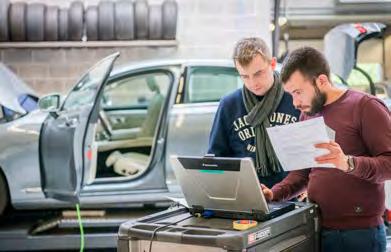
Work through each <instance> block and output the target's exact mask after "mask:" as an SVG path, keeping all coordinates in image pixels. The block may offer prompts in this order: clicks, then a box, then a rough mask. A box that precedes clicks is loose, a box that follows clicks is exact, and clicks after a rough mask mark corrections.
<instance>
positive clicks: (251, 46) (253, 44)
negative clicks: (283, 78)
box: [232, 37, 272, 66]
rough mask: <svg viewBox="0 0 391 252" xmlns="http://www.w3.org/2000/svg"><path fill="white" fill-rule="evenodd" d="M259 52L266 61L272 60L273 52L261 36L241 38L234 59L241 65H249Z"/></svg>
mask: <svg viewBox="0 0 391 252" xmlns="http://www.w3.org/2000/svg"><path fill="white" fill-rule="evenodd" d="M257 54H259V55H261V57H262V58H263V59H264V60H265V61H266V62H271V60H272V54H271V52H270V49H269V47H268V46H267V44H266V42H265V41H264V40H263V39H261V38H256V37H251V38H244V39H241V40H239V41H238V42H237V43H236V45H235V49H234V53H233V56H232V58H233V60H234V62H235V64H236V62H238V63H239V64H240V65H241V66H247V65H248V64H250V62H251V61H252V60H253V59H254V57H255V56H257Z"/></svg>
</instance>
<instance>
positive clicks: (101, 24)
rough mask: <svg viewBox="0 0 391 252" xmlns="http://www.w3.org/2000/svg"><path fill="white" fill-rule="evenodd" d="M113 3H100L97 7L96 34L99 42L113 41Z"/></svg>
mask: <svg viewBox="0 0 391 252" xmlns="http://www.w3.org/2000/svg"><path fill="white" fill-rule="evenodd" d="M114 30H115V27H114V2H109V1H102V2H100V3H99V6H98V34H99V39H100V40H114Z"/></svg>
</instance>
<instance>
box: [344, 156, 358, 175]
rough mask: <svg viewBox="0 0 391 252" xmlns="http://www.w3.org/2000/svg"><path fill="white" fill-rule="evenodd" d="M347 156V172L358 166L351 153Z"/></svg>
mask: <svg viewBox="0 0 391 252" xmlns="http://www.w3.org/2000/svg"><path fill="white" fill-rule="evenodd" d="M347 157H348V160H347V162H348V170H347V171H346V172H352V171H353V170H354V168H356V167H355V165H354V159H353V156H351V155H347Z"/></svg>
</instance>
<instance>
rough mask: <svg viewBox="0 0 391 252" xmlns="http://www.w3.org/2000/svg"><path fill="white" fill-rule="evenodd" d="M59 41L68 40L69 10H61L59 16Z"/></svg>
mask: <svg viewBox="0 0 391 252" xmlns="http://www.w3.org/2000/svg"><path fill="white" fill-rule="evenodd" d="M58 39H59V40H61V41H66V40H68V10H67V9H61V10H60V12H59V14H58Z"/></svg>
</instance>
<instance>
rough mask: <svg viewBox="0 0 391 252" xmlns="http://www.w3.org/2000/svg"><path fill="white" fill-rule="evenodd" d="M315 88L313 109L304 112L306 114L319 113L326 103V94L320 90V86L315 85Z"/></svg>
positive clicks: (312, 102)
mask: <svg viewBox="0 0 391 252" xmlns="http://www.w3.org/2000/svg"><path fill="white" fill-rule="evenodd" d="M314 88H315V97H314V98H313V99H312V101H311V110H310V111H308V112H304V113H305V114H306V115H309V116H314V115H315V114H317V113H319V112H320V111H321V110H322V108H323V106H324V104H325V103H326V98H327V97H326V94H325V93H322V92H320V90H319V88H318V87H317V86H314Z"/></svg>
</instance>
